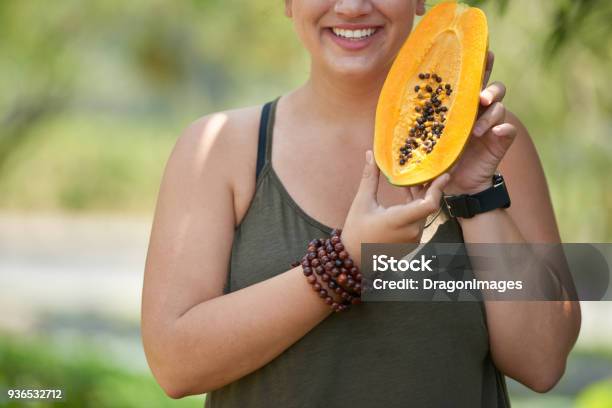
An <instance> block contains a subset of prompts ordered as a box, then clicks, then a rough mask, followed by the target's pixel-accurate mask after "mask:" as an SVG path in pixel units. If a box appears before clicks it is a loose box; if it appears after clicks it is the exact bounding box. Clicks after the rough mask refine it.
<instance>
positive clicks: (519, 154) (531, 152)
mask: <svg viewBox="0 0 612 408" xmlns="http://www.w3.org/2000/svg"><path fill="white" fill-rule="evenodd" d="M506 121H507V123H510V124H512V125H514V127H515V128H516V137H515V139H514V142H513V143H512V146H510V149H509V150H508V152H507V154H506V156H505V157H504V159H503V160H502V163H501V167H502V168H506V169H509V170H512V171H516V170H520V168H521V167H522V166H525V165H527V168H526V169H524V170H527V169H529V168H531V170H533V166H535V167H538V168H540V167H541V166H540V158H539V155H538V152H537V149H536V146H535V144H534V142H533V139H532V137H531V135H530V134H529V131H528V130H527V128H526V127H525V125H524V124H523V122H522V121H521V120H520V119H519V118H518V117H517V116H516V115H515V114H514V113H512V112H510V111H509V110H507V111H506Z"/></svg>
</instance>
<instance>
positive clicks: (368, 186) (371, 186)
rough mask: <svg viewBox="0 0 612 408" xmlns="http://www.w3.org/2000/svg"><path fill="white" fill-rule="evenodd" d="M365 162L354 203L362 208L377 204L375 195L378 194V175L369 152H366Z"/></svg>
mask: <svg viewBox="0 0 612 408" xmlns="http://www.w3.org/2000/svg"><path fill="white" fill-rule="evenodd" d="M365 161H366V162H365V166H364V167H363V176H362V178H361V184H359V190H358V191H357V195H356V196H355V201H357V202H358V203H359V204H360V205H363V206H366V205H370V204H372V203H377V200H376V194H377V192H378V178H379V174H380V173H379V170H378V166H377V165H376V163H375V162H374V155H373V154H372V151H371V150H368V151H367V152H366V160H365Z"/></svg>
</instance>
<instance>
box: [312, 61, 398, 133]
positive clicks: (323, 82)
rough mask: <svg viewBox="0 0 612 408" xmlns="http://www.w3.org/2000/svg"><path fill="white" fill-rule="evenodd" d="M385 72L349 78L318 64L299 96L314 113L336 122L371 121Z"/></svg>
mask: <svg viewBox="0 0 612 408" xmlns="http://www.w3.org/2000/svg"><path fill="white" fill-rule="evenodd" d="M385 77H386V71H385V72H381V73H379V74H377V75H372V76H369V77H349V76H344V75H338V74H333V73H330V72H329V71H326V70H325V69H324V68H322V67H318V66H316V65H315V64H312V65H311V74H310V78H309V80H308V82H306V84H304V86H303V87H302V89H301V90H300V93H302V97H303V98H304V102H306V103H307V104H308V106H309V107H310V110H311V112H312V113H313V114H316V115H317V116H319V117H321V118H330V119H333V120H334V121H335V122H336V123H338V122H347V123H355V122H357V123H359V122H364V121H365V122H372V121H373V120H374V115H375V112H376V104H377V102H378V96H379V94H380V90H381V89H382V86H383V83H384V81H385Z"/></svg>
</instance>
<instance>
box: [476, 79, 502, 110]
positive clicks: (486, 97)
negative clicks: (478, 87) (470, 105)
mask: <svg viewBox="0 0 612 408" xmlns="http://www.w3.org/2000/svg"><path fill="white" fill-rule="evenodd" d="M505 96H506V86H505V85H504V84H502V83H501V82H493V83H492V84H491V85H489V86H487V87H486V89H484V90H483V91H482V92H480V104H481V105H482V106H489V105H491V104H492V103H494V102H501V101H503V100H504V97H505Z"/></svg>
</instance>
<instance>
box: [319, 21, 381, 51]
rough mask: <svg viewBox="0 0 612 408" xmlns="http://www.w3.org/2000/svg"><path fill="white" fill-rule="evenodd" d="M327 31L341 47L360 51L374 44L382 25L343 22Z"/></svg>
mask: <svg viewBox="0 0 612 408" xmlns="http://www.w3.org/2000/svg"><path fill="white" fill-rule="evenodd" d="M326 31H327V33H328V35H329V36H330V37H331V39H332V41H333V42H334V43H336V44H337V45H338V46H339V47H340V48H342V49H344V50H346V51H359V50H362V49H364V48H366V47H368V46H369V45H370V44H372V42H373V41H374V39H375V38H377V37H378V34H379V33H380V32H381V31H382V26H374V25H365V24H359V25H357V24H351V25H349V24H341V25H335V26H332V27H328V28H327V29H326Z"/></svg>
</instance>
